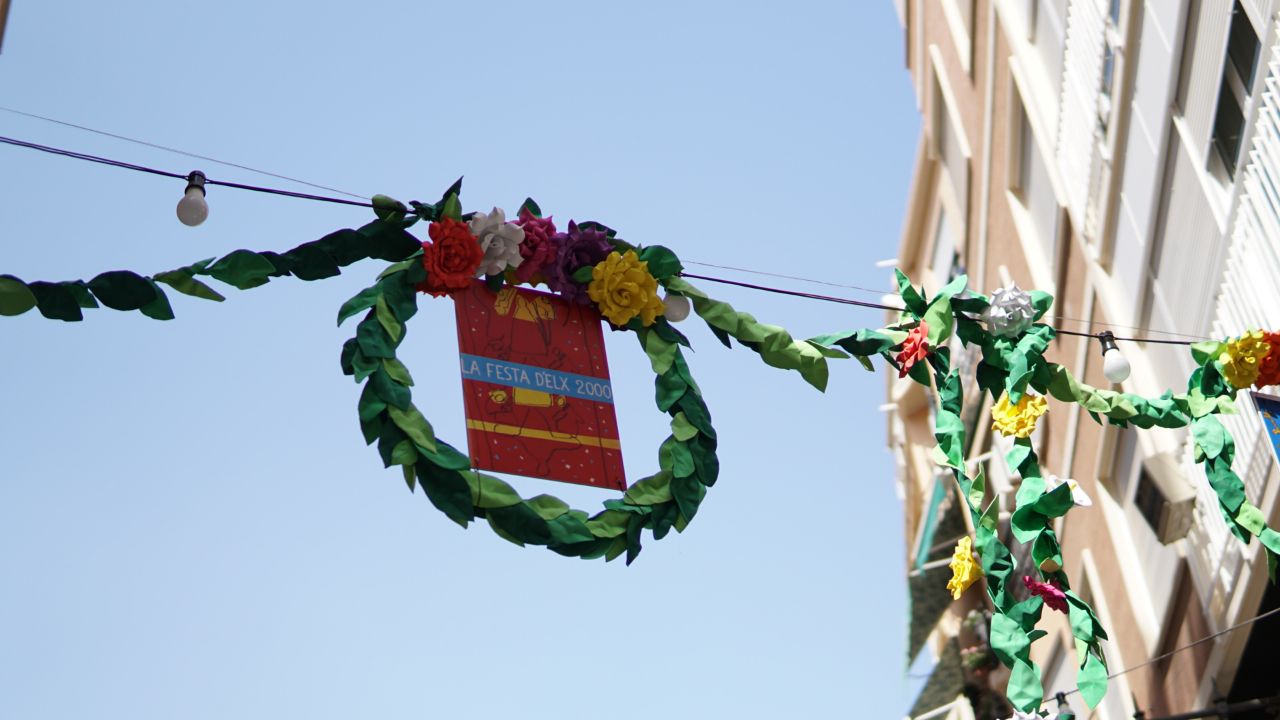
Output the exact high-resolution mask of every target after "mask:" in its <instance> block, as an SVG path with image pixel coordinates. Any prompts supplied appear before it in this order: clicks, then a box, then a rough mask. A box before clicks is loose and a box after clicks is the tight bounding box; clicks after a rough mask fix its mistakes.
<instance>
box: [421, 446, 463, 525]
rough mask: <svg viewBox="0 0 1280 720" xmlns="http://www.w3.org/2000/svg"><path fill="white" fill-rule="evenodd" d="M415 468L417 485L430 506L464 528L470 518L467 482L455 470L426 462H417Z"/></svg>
mask: <svg viewBox="0 0 1280 720" xmlns="http://www.w3.org/2000/svg"><path fill="white" fill-rule="evenodd" d="M415 467H416V469H417V471H418V483H419V484H420V485H422V491H423V492H424V493H425V494H426V496H427V499H428V500H430V501H431V504H432V505H435V506H436V507H437V508H438V509H439V510H440V512H443V513H444V514H445V515H446V516H448V518H449V519H450V520H453V521H454V522H456V523H458V524H459V525H461V526H462V527H464V528H465V527H466V526H467V523H469V522H471V518H472V512H471V507H472V505H471V487H470V485H469V484H468V482H467V480H466V479H464V478H463V476H462V475H461V474H460V473H458V472H457V471H456V470H446V469H444V468H441V467H437V466H436V465H434V464H433V463H431V462H428V461H426V460H419V461H418V464H417V465H416V466H415Z"/></svg>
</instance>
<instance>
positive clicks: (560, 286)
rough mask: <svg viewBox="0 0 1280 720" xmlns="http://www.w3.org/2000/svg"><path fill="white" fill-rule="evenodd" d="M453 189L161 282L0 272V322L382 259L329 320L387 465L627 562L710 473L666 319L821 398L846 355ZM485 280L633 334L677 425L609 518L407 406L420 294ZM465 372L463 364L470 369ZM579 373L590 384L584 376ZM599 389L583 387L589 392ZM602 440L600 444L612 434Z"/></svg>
mask: <svg viewBox="0 0 1280 720" xmlns="http://www.w3.org/2000/svg"><path fill="white" fill-rule="evenodd" d="M460 192H461V181H459V182H457V183H455V184H454V185H453V186H451V187H450V188H449V189H448V190H446V191H445V193H444V195H443V196H442V198H441V199H440V200H439V201H438V202H436V203H433V204H429V203H421V202H413V203H410V204H409V205H408V206H406V205H404V204H402V203H399V202H397V201H395V200H392V199H391V198H388V197H386V196H382V195H379V196H376V197H375V198H374V200H373V204H374V212H375V214H376V215H377V219H376V220H375V221H373V222H371V223H369V224H367V225H365V226H363V227H361V228H359V229H355V230H353V229H345V230H339V231H337V232H334V233H331V234H329V235H326V236H325V237H323V238H320V239H319V240H316V241H313V242H309V243H304V244H302V245H299V246H298V247H296V248H293V249H292V250H289V251H286V252H283V253H276V252H271V251H263V252H255V251H251V250H236V251H234V252H232V253H229V254H227V255H225V256H223V257H221V258H216V259H215V258H209V259H207V260H202V261H200V262H197V263H193V264H191V265H187V266H184V267H181V268H178V269H175V270H170V271H166V272H161V273H156V274H154V275H141V274H139V273H135V272H132V271H127V270H120V271H110V272H106V273H102V274H100V275H98V276H96V277H94V278H93V279H91V280H89V281H87V282H86V281H81V280H75V281H65V282H41V281H35V282H24V281H22V280H21V279H19V278H17V277H14V276H11V275H0V315H19V314H22V313H25V312H27V311H29V310H31V309H33V308H35V309H36V310H38V311H39V312H40V313H41V314H42V315H44V316H45V317H47V318H51V319H58V320H65V321H79V320H82V319H83V317H84V316H83V312H82V311H83V310H84V309H87V308H93V307H98V306H99V304H101V305H105V306H106V307H108V308H111V309H115V310H122V311H132V310H137V311H140V312H142V313H143V314H145V315H147V316H149V317H152V318H155V319H159V320H168V319H172V318H173V317H174V313H173V310H172V307H171V305H170V303H169V300H168V297H167V295H166V293H165V291H164V290H163V288H162V287H161V286H162V285H164V286H168V287H170V288H172V289H173V290H176V291H178V292H180V293H184V294H187V295H191V296H194V297H199V298H203V299H206V300H214V301H222V300H224V299H225V298H224V297H223V296H222V295H221V294H220V293H218V292H217V291H216V290H214V289H213V288H212V287H210V286H209V285H208V284H206V283H205V282H204V281H203V279H202V278H213V279H215V280H218V281H220V282H223V283H226V284H228V285H231V286H233V287H236V288H238V289H241V290H247V289H250V288H254V287H258V286H260V285H263V284H266V283H267V282H269V281H270V280H271V279H273V278H278V277H285V276H292V277H296V278H298V279H301V280H320V279H323V278H327V277H333V276H335V275H338V274H339V273H340V268H342V267H346V266H348V265H351V264H352V263H355V262H357V261H360V260H366V259H379V260H384V261H389V262H391V263H392V264H391V265H390V266H389V267H388V268H386V269H385V270H384V271H383V272H382V273H381V275H379V277H378V279H377V282H375V283H374V284H373V285H371V286H369V287H368V288H365V289H364V290H362V291H361V292H360V293H359V294H357V295H356V296H355V297H353V298H351V299H350V300H348V301H347V302H346V303H344V304H343V305H342V307H341V308H340V309H339V311H338V323H339V324H342V322H344V321H345V320H347V319H349V318H351V317H353V316H355V315H359V314H361V313H363V314H364V315H363V318H362V319H361V320H360V321H359V323H358V324H357V326H356V333H355V337H353V338H351V339H350V340H348V341H347V342H346V343H345V344H344V345H343V348H342V353H341V358H340V361H341V366H342V369H343V372H345V373H346V374H347V375H350V376H353V377H354V378H355V380H356V382H358V383H361V384H362V385H363V389H362V392H361V394H360V400H359V402H358V405H357V411H358V416H359V422H360V428H361V431H362V433H363V434H364V437H365V440H366V442H367V443H368V444H370V445H376V447H377V451H378V453H379V455H380V456H381V458H382V461H383V464H384V465H385V466H387V467H390V466H392V465H397V466H399V467H400V468H401V471H402V473H403V476H404V479H405V482H406V483H407V484H408V486H409V488H410V490H411V491H413V490H415V489H416V488H418V487H421V488H422V490H423V492H424V494H425V495H426V496H427V498H428V499H429V500H430V501H431V503H432V504H433V505H435V506H436V507H437V508H439V509H440V510H441V511H442V512H443V513H444V514H445V515H446V516H448V517H449V518H450V519H452V520H454V521H455V522H457V523H458V524H460V525H462V526H464V527H466V526H467V525H469V524H470V522H471V521H472V520H484V521H486V522H487V523H488V524H489V526H490V527H491V528H492V529H493V531H494V532H495V533H496V534H498V535H499V536H501V537H503V538H505V539H507V540H509V541H511V542H513V543H516V544H518V545H526V544H529V545H543V546H546V547H548V548H549V549H551V550H552V551H554V552H557V553H559V554H562V555H567V556H573V557H581V558H600V557H603V558H605V559H606V560H613V559H614V558H617V557H619V556H622V555H623V554H624V553H625V555H626V561H627V563H628V564H630V563H631V562H632V561H633V560H634V559H635V558H636V556H637V555H638V554H639V552H640V550H641V547H642V545H641V535H642V531H644V530H649V531H650V533H651V534H652V537H653V538H654V539H655V540H657V539H662V538H663V537H665V536H666V535H667V534H668V533H669V532H670V531H671V530H672V529H673V528H674V529H675V530H676V531H678V532H679V531H683V530H684V529H685V527H686V526H687V525H688V524H689V522H690V521H692V520H693V518H694V516H695V515H696V513H697V510H698V508H699V506H700V505H701V503H702V500H703V498H704V497H705V495H706V492H707V489H708V488H709V487H711V486H712V485H714V484H715V482H716V480H717V478H718V476H719V468H720V466H719V460H718V458H717V456H716V447H717V436H716V430H715V428H714V427H713V426H712V424H711V413H710V410H709V409H708V408H707V405H706V403H705V402H704V401H703V398H702V391H701V390H700V389H699V387H698V385H697V383H696V382H695V381H694V379H693V375H692V373H691V371H690V368H689V365H688V363H687V362H686V360H685V357H684V354H683V352H682V348H686V347H689V341H688V339H687V338H686V337H685V336H684V335H683V334H682V333H681V332H680V331H678V330H676V329H675V327H673V326H672V324H671V321H670V320H669V319H668V316H671V317H675V318H680V317H682V315H684V314H687V311H688V308H689V306H690V305H691V306H692V309H693V312H694V313H696V314H697V315H698V316H699V317H700V318H701V319H702V320H703V321H704V322H705V323H706V324H707V325H708V327H709V328H710V329H711V331H712V333H713V334H715V336H716V337H717V339H719V340H720V341H721V342H722V343H723V344H724V345H725V346H726V347H732V343H731V340H737V341H738V343H739V344H741V345H743V346H744V347H747V348H749V349H751V350H753V351H754V352H755V353H757V354H758V355H759V357H760V358H761V360H763V361H764V362H765V363H766V364H768V365H770V366H772V367H776V368H779V369H784V370H794V371H796V372H797V373H798V374H799V375H800V376H801V377H802V378H803V379H804V380H805V381H806V382H808V383H809V384H810V385H813V386H814V387H816V388H817V389H819V390H824V389H825V388H826V384H827V379H828V368H827V359H828V358H829V357H843V356H844V353H842V352H840V351H833V350H829V349H827V348H825V347H823V346H821V345H818V344H816V343H812V342H809V341H797V340H795V339H794V338H792V337H791V335H790V334H789V333H787V331H786V330H785V329H783V328H781V327H778V326H776V325H768V324H765V323H761V322H758V321H757V320H756V319H755V318H754V317H753V316H751V315H749V314H747V313H744V312H739V311H737V310H736V309H734V308H733V307H732V306H731V305H729V304H728V303H724V302H721V301H719V300H716V299H714V298H712V297H710V296H709V295H708V294H706V293H705V292H703V291H702V290H700V289H698V288H697V287H695V286H694V285H692V284H690V283H689V282H687V281H686V280H685V279H684V278H682V277H681V276H680V273H681V271H682V269H683V267H682V265H681V263H680V260H679V258H678V257H677V256H676V254H675V253H674V252H672V251H671V250H669V249H667V248H665V247H662V246H656V245H655V246H648V247H640V246H636V245H632V244H630V243H627V242H625V241H624V240H622V239H621V238H619V237H617V234H616V233H615V232H614V231H613V230H612V229H611V228H608V227H607V226H605V225H602V224H600V223H596V222H582V223H576V222H570V223H569V224H568V226H567V231H566V232H559V231H557V229H556V226H555V224H554V221H553V220H552V218H550V217H545V218H544V217H543V216H542V212H541V210H540V208H539V207H538V206H537V204H536V203H534V202H533V201H532V200H526V201H525V202H524V203H523V205H522V206H521V207H520V210H519V212H518V213H517V216H516V220H515V222H508V221H507V219H506V214H505V213H504V212H503V211H502V210H501V209H499V208H494V209H493V210H491V211H490V212H488V213H467V214H464V213H463V212H462V208H461V204H460V200H459V193H460ZM420 221H424V222H427V223H429V226H428V232H427V235H428V237H429V240H428V241H426V242H423V241H421V240H419V239H418V238H417V237H415V236H414V235H412V234H410V233H409V232H408V229H409V228H410V227H412V226H413V225H415V224H416V223H418V222H420ZM478 278H479V279H482V280H483V283H484V286H485V287H486V288H487V290H488V291H489V292H492V293H494V294H495V295H496V294H498V293H501V292H502V291H503V290H504V289H510V288H511V287H512V286H513V285H516V284H519V283H522V282H528V283H539V284H545V285H546V286H547V287H548V288H549V289H550V290H551V291H552V292H553V293H555V294H556V296H558V298H559V300H558V302H559V301H563V302H567V303H573V304H577V305H580V306H582V307H583V308H584V311H589V312H590V313H592V314H595V313H598V314H599V315H603V316H604V317H605V318H606V319H608V320H609V321H610V324H611V327H612V328H613V329H614V330H616V331H626V332H631V333H633V334H634V335H635V336H636V339H637V340H638V342H639V345H640V347H641V349H642V350H643V351H644V352H645V354H646V355H647V357H648V359H649V363H650V366H651V367H652V369H653V372H654V374H655V376H656V380H655V402H656V404H657V406H658V409H659V410H660V411H662V412H664V413H666V414H667V415H668V416H669V419H670V426H671V435H670V436H669V437H668V438H667V439H666V440H665V441H664V442H663V443H662V444H661V446H660V447H659V449H658V468H659V469H658V470H657V472H655V473H653V474H652V475H649V476H647V477H644V478H642V479H640V480H637V481H636V482H633V483H631V484H630V485H629V486H627V487H626V489H625V492H624V493H623V494H622V496H621V497H620V498H614V499H610V500H606V501H604V508H603V509H602V510H600V511H598V512H596V513H595V514H594V515H588V513H586V512H584V511H580V510H574V509H571V508H570V507H569V506H568V505H567V504H566V503H564V502H562V501H561V500H559V499H557V498H555V497H553V496H551V495H546V494H541V495H537V496H534V497H531V498H527V499H526V498H522V497H521V496H520V495H519V494H517V493H516V491H515V490H514V488H512V487H511V486H510V485H509V484H507V483H506V482H504V481H503V480H500V479H498V478H497V477H493V476H491V475H487V474H484V473H481V472H478V471H477V470H476V468H474V467H472V463H471V459H470V457H469V456H468V455H466V454H463V453H461V452H459V451H458V450H457V449H456V448H454V447H453V446H452V445H450V444H449V443H447V442H445V441H444V440H441V439H439V438H437V437H436V435H435V431H434V429H433V428H432V426H431V424H430V423H429V422H428V420H427V419H426V417H425V416H424V414H423V413H422V411H421V409H419V407H418V406H417V405H416V404H415V403H414V399H413V398H414V396H413V391H412V389H411V388H412V387H413V386H414V380H413V377H412V376H411V374H410V371H409V368H408V366H407V365H406V364H405V363H404V362H403V361H402V359H401V358H400V357H399V356H398V354H397V350H398V348H399V346H400V344H401V343H402V342H403V340H404V337H405V333H406V332H407V329H408V322H409V320H410V319H411V318H412V317H413V316H414V315H415V314H416V312H417V303H418V298H419V297H420V296H422V295H424V294H425V295H429V296H431V297H446V296H454V295H455V294H458V293H466V292H469V291H472V288H473V287H474V284H475V283H476V281H477V279H478ZM659 287H661V288H662V289H663V290H665V293H666V298H667V299H666V301H665V302H664V301H663V300H662V299H659V298H658V294H657V292H658V288H659ZM535 302H536V301H535ZM548 302H551V301H550V300H548ZM669 310H671V311H670V312H669ZM535 312H536V311H535ZM593 316H594V315H593ZM463 371H464V373H466V372H468V371H469V368H468V367H467V366H465V365H464V366H463ZM477 371H478V372H484V369H483V368H480V369H478V370H477ZM580 375H582V376H583V377H586V378H589V377H591V375H592V373H581V374H580ZM580 379H581V378H580ZM596 379H597V380H599V379H600V376H598V375H597V376H596ZM605 387H607V386H606V385H602V384H594V385H592V388H593V389H595V390H596V391H597V392H603V391H604V388H605ZM475 419H477V420H479V418H475ZM481 423H483V421H481ZM481 426H482V427H484V426H483V424H482V425H481ZM607 435H608V433H607V432H602V434H600V435H597V436H595V437H596V438H599V439H601V440H606V439H608V437H607ZM618 480H621V476H620V475H619V476H618ZM616 486H617V485H615V487H616Z"/></svg>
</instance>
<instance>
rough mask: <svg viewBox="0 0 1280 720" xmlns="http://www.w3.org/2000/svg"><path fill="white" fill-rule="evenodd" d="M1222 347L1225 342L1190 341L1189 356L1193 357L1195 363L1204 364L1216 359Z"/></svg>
mask: <svg viewBox="0 0 1280 720" xmlns="http://www.w3.org/2000/svg"><path fill="white" fill-rule="evenodd" d="M1224 347H1225V344H1224V343H1221V342H1218V341H1217V340H1205V341H1203V342H1197V343H1191V357H1192V358H1194V359H1195V361H1196V364H1197V365H1204V364H1205V363H1209V362H1212V361H1214V360H1217V359H1218V356H1219V355H1221V354H1222V348H1224Z"/></svg>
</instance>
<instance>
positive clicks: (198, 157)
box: [0, 105, 369, 200]
mask: <svg viewBox="0 0 1280 720" xmlns="http://www.w3.org/2000/svg"><path fill="white" fill-rule="evenodd" d="M0 111H3V112H7V113H12V114H14V115H21V116H23V117H28V118H32V119H34V120H41V121H44V122H47V123H53V124H55V125H62V126H64V127H69V128H75V129H76V130H83V131H85V132H91V133H94V134H95V135H102V136H103V137H109V138H114V139H116V140H123V141H125V142H130V143H133V144H135V145H142V146H144V147H149V148H155V149H156V150H163V151H165V152H170V153H174V154H175V155H183V156H185V157H189V158H195V159H196V160H205V161H207V162H211V163H217V164H218V165H225V166H227V167H233V168H236V169H239V170H246V171H248V172H251V173H257V174H259V175H265V176H267V177H273V178H276V179H277V180H287V181H289V182H291V183H297V184H299V185H306V186H307V187H313V188H315V189H317V190H328V191H329V192H335V193H338V194H339V195H346V196H347V197H353V198H357V199H360V200H368V199H369V198H368V197H367V196H365V195H357V194H355V193H349V192H347V191H346V190H339V189H338V188H332V187H329V186H327V185H318V184H316V183H313V182H307V181H306V180H301V179H299V178H296V177H290V176H288V175H280V174H279V173H273V172H268V171H266V170H259V169H258V168H253V167H249V166H248V165H241V164H239V163H233V162H229V161H227V160H219V159H218V158H215V157H209V156H208V155H201V154H199V153H193V152H189V151H187V150H180V149H178V148H174V147H169V146H168V145H160V144H158V143H153V142H148V141H146V140H139V139H137V138H131V137H129V136H127V135H118V134H116V133H113V132H107V131H106V130H99V129H97V128H91V127H88V126H86V125H78V124H76V123H73V122H67V121H66V120H59V119H57V118H51V117H47V116H45V115H38V114H36V113H32V112H27V111H25V110H17V109H15V108H11V107H4V106H3V105H0Z"/></svg>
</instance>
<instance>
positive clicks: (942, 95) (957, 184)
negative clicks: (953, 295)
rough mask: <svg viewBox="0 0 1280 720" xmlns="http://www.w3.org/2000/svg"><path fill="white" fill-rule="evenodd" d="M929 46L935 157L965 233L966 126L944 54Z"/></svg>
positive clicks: (961, 231) (954, 216)
mask: <svg viewBox="0 0 1280 720" xmlns="http://www.w3.org/2000/svg"><path fill="white" fill-rule="evenodd" d="M929 50H930V53H931V54H933V55H934V65H933V70H934V74H933V77H934V82H933V106H932V108H931V110H930V116H931V117H930V119H929V124H930V129H931V131H932V133H931V134H932V139H933V148H932V149H933V157H934V158H936V159H937V160H938V161H939V162H941V163H942V165H943V167H944V172H945V174H946V176H947V177H948V179H950V181H951V190H952V195H953V197H952V199H953V200H954V201H955V202H954V203H953V205H954V210H955V212H954V213H953V214H952V217H951V218H950V220H951V222H952V223H953V224H956V225H957V226H958V227H959V232H957V233H956V236H963V235H964V227H965V223H966V217H965V214H966V213H967V211H968V207H969V155H970V151H969V144H968V142H967V140H966V138H965V136H964V128H963V127H962V126H961V125H960V117H959V116H958V115H956V114H955V108H954V107H953V105H952V102H951V100H952V98H953V97H954V96H953V95H952V93H951V92H950V87H949V86H947V85H946V84H945V82H946V78H945V77H944V76H943V73H944V72H945V71H944V70H943V67H944V65H943V63H942V61H941V56H940V55H938V54H937V52H938V50H937V46H934V47H931V48H930V49H929ZM944 272H945V266H941V267H940V268H939V274H942V273H944Z"/></svg>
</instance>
